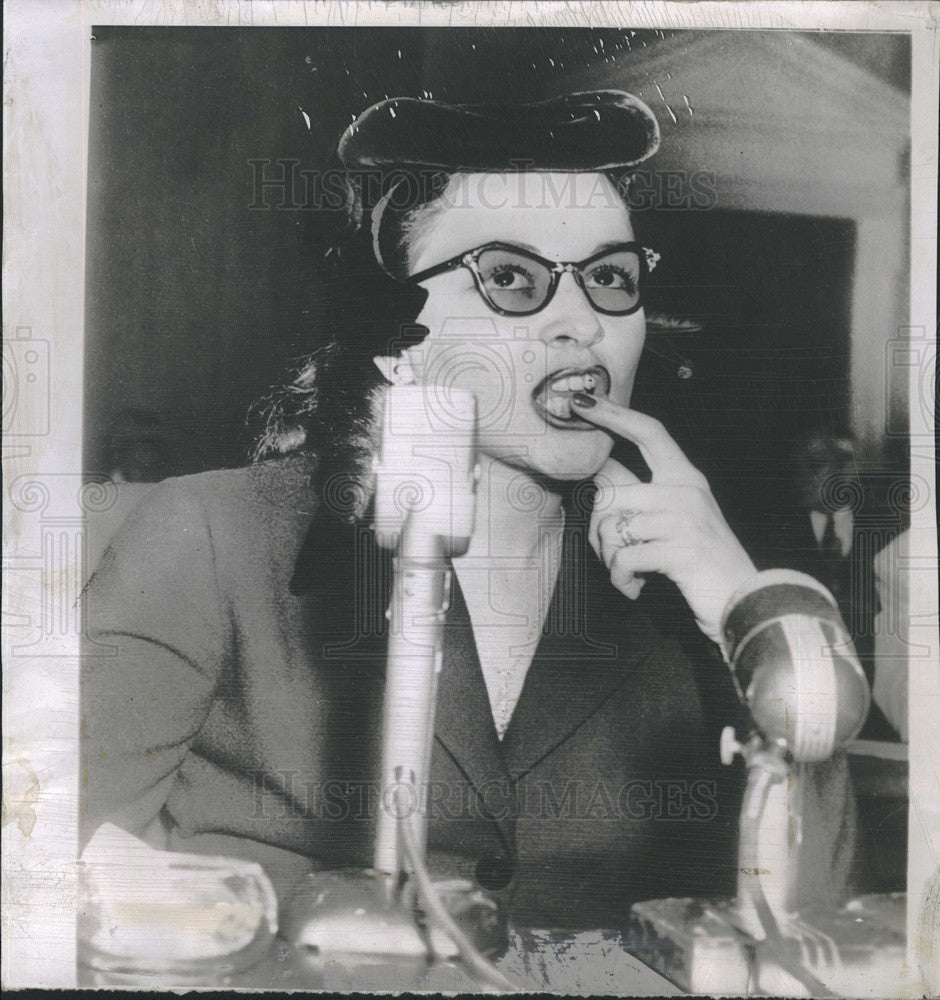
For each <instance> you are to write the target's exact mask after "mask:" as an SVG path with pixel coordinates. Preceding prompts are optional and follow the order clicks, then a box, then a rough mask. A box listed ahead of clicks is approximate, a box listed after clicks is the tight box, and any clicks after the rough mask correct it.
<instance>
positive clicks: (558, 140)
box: [83, 91, 850, 926]
mask: <svg viewBox="0 0 940 1000" xmlns="http://www.w3.org/2000/svg"><path fill="white" fill-rule="evenodd" d="M658 141H659V132H658V126H657V124H656V119H655V117H654V116H653V114H652V113H651V112H650V110H649V109H648V108H647V107H646V106H645V105H644V104H643V103H642V102H640V101H639V100H637V99H636V98H633V97H632V96H631V95H628V94H623V93H619V92H610V91H604V92H597V93H588V94H577V95H571V96H569V97H565V98H559V99H557V100H554V101H550V102H545V103H543V104H540V105H529V106H519V107H501V108H480V107H477V108H461V107H450V106H447V105H441V104H437V103H436V102H421V101H411V100H407V99H401V100H396V101H386V102H383V103H382V104H380V105H376V106H375V107H373V108H371V109H369V111H367V112H366V113H365V114H364V115H362V116H361V117H360V118H359V119H358V121H357V122H354V123H353V125H352V126H351V127H350V129H349V130H348V131H347V133H346V134H345V135H344V137H343V139H342V140H341V142H340V145H339V156H340V159H341V161H342V163H343V168H344V174H343V175H342V176H343V181H344V184H346V185H347V190H349V191H351V192H352V197H351V198H350V200H349V208H350V211H349V213H348V215H349V217H350V218H351V219H352V220H353V223H354V225H353V229H354V231H355V233H356V234H357V237H356V239H353V240H352V242H351V243H350V244H349V246H352V247H353V248H355V247H356V246H358V247H359V248H360V250H361V248H362V246H363V245H365V246H366V247H367V248H368V251H369V252H370V253H371V254H372V256H373V261H372V267H371V272H373V274H372V279H368V278H367V275H368V273H369V272H368V271H364V270H363V257H362V254H361V253H360V254H359V256H356V254H355V250H353V251H350V250H349V248H348V246H347V249H346V252H345V254H344V256H343V261H344V267H345V271H346V273H347V275H348V278H349V281H350V282H351V286H350V287H351V289H352V291H351V293H350V294H348V295H338V296H337V301H339V302H340V304H341V311H342V313H343V314H342V315H340V316H338V317H337V324H336V327H335V330H334V333H335V336H334V342H333V343H332V344H331V345H330V346H329V347H328V348H327V349H325V350H324V351H322V352H320V354H319V355H318V356H316V358H315V359H314V360H313V361H312V362H311V364H309V365H308V366H306V367H305V368H304V370H303V371H301V373H300V374H299V375H298V377H297V379H296V380H295V381H294V382H293V383H292V385H291V386H289V387H288V388H287V390H286V391H285V392H283V393H281V394H279V395H278V396H276V397H274V398H273V399H272V400H270V401H269V402H268V406H267V408H266V411H265V412H266V417H267V427H266V430H265V433H264V434H263V436H262V439H261V442H260V445H259V453H258V461H256V462H255V463H254V464H253V465H252V466H249V467H248V468H246V469H240V470H230V471H223V472H211V473H205V474H202V475H198V476H191V477H185V478H182V479H174V480H169V481H167V482H166V483H164V484H163V485H162V486H161V487H160V488H158V489H157V490H155V491H154V493H153V494H151V495H150V496H149V497H148V498H147V500H146V501H145V502H144V503H143V504H142V505H141V506H140V508H138V510H137V511H136V512H135V514H134V515H133V516H132V517H131V518H130V519H129V521H128V522H127V523H126V524H125V525H124V527H123V529H122V531H121V532H120V533H119V534H118V536H117V538H116V539H115V541H114V544H113V546H112V547H111V549H110V550H109V552H108V553H106V557H105V558H104V560H103V561H102V565H101V567H100V568H99V570H98V572H97V574H96V576H95V577H94V579H93V580H92V582H91V584H90V585H89V588H88V593H87V597H86V602H87V603H86V611H87V622H88V630H87V631H88V635H89V637H90V639H91V640H92V641H91V644H90V646H89V652H88V655H87V656H86V658H85V677H84V688H83V703H84V718H85V719H86V722H87V728H86V733H85V747H84V761H85V767H86V775H87V781H86V797H85V814H84V818H85V820H86V835H87V834H89V833H91V832H92V831H93V830H94V829H95V827H96V826H97V825H98V824H99V823H100V822H102V821H103V820H105V819H110V820H111V821H112V822H116V823H118V824H119V825H121V826H124V827H125V828H127V829H129V830H131V832H135V833H137V834H138V835H141V836H144V837H145V838H146V839H148V840H149V841H150V842H152V843H158V844H160V845H162V846H166V847H168V848H171V849H175V850H185V851H192V852H199V853H220V854H226V855H236V856H244V857H250V858H252V859H254V860H258V861H260V862H261V863H262V864H263V865H264V866H265V867H266V869H267V870H268V872H269V874H270V875H271V876H272V879H273V880H274V882H275V885H276V886H277V887H278V889H279V891H286V890H287V889H288V888H289V887H290V886H291V885H292V884H293V883H294V882H295V881H296V880H297V879H298V878H299V877H300V876H301V875H302V874H303V873H304V872H306V871H309V870H310V869H311V868H314V867H326V868H329V867H336V866H340V865H346V864H354V865H368V864H369V862H370V858H371V838H372V831H373V829H374V816H375V808H376V801H377V792H378V789H377V787H376V785H375V782H374V776H375V767H376V760H377V752H378V747H377V742H378V741H377V736H378V732H379V729H380V724H379V721H380V712H381V699H382V680H383V669H384V666H385V641H386V634H385V630H384V617H383V612H384V610H385V608H386V607H387V604H388V593H389V590H388V588H389V580H388V576H389V573H388V568H389V567H388V559H387V558H385V557H384V556H383V554H382V552H381V551H380V550H379V549H378V548H377V546H376V545H375V543H374V541H373V538H372V533H371V530H370V528H369V503H370V500H371V496H372V475H371V462H372V459H373V458H374V455H375V451H376V441H377V440H378V435H379V432H380V414H381V404H382V400H383V397H384V392H385V391H386V389H387V387H388V385H389V384H390V383H399V382H401V383H412V382H413V383H417V384H421V385H428V386H431V385H433V386H440V385H445V386H453V387H460V388H464V389H469V390H470V391H472V392H473V394H474V395H475V397H476V400H477V409H478V427H477V431H478V443H479V462H480V477H479V482H478V489H477V501H476V511H477V513H476V522H475V528H474V533H473V537H472V539H471V542H470V546H469V549H468V551H467V552H466V553H465V554H464V555H462V556H459V557H456V558H455V559H454V560H453V566H454V570H455V576H456V580H455V583H454V588H453V599H452V606H451V609H450V612H449V616H448V627H447V638H446V642H445V646H446V648H445V655H444V666H443V672H442V676H441V683H440V693H439V702H438V713H437V726H436V740H435V746H434V752H433V759H432V765H431V781H430V787H429V800H430V804H429V812H430V830H429V850H430V862H431V867H432V869H434V870H435V871H436V872H439V873H441V874H444V873H451V874H452V873H459V874H461V875H464V876H469V877H471V878H474V879H475V880H476V881H477V882H479V883H480V884H481V885H483V886H484V887H485V888H487V889H489V890H491V891H492V892H494V893H495V894H497V895H499V896H501V897H502V898H503V899H504V900H505V901H506V903H507V905H509V906H510V907H511V908H512V909H513V910H514V912H515V915H516V919H517V920H519V921H521V922H527V923H531V924H536V925H539V924H541V925H545V924H547V923H550V924H553V925H560V924H568V925H572V926H573V925H588V926H617V925H618V924H622V922H623V920H624V916H625V913H626V910H627V908H628V906H629V904H630V903H631V902H632V901H635V900H637V899H643V898H653V897H661V896H668V895H705V894H708V893H714V892H726V893H727V892H731V891H733V884H734V883H733V872H734V860H733V859H734V848H735V829H736V825H737V817H736V810H737V801H738V794H739V787H738V786H739V785H740V774H739V773H738V772H737V771H735V770H733V769H730V768H722V767H721V766H720V765H719V763H718V747H717V733H718V731H719V729H720V727H721V726H722V725H724V724H726V723H728V722H729V721H735V720H734V718H733V715H734V714H735V707H736V702H735V700H734V697H733V688H732V684H731V679H730V675H729V672H728V670H727V667H725V666H724V665H723V664H722V662H721V656H720V654H719V653H718V647H717V646H716V645H715V644H716V643H721V642H722V641H723V636H722V616H723V612H725V611H726V610H727V608H728V607H729V606H733V605H735V603H736V600H737V598H738V597H740V595H742V594H746V593H748V591H749V590H753V589H755V588H758V587H759V586H760V578H759V577H757V576H756V575H755V573H756V571H755V567H754V565H753V563H752V562H751V560H750V558H749V557H748V555H747V553H746V552H745V551H744V549H743V548H742V546H741V545H740V543H739V542H738V541H737V539H736V538H735V536H734V534H733V532H732V531H731V530H730V528H729V527H728V525H727V523H726V522H725V520H724V518H723V517H722V515H721V512H720V511H719V509H718V507H717V505H716V504H715V502H714V499H713V498H712V496H711V493H710V491H709V488H708V485H707V483H706V482H705V480H704V478H703V476H702V475H701V474H700V473H699V472H698V471H697V470H696V469H695V468H694V467H693V466H692V465H691V464H690V463H689V462H688V460H687V459H686V458H685V456H684V455H683V454H682V452H681V451H680V449H679V448H678V446H677V445H676V444H675V442H674V441H673V440H672V439H671V438H670V436H669V435H668V433H667V432H666V430H665V429H664V428H663V427H662V425H660V424H659V423H657V422H656V421H655V420H653V419H651V418H649V417H646V416H644V415H642V414H640V413H637V412H635V411H633V410H630V409H629V402H630V395H631V390H632V386H633V379H634V374H635V372H636V370H637V365H638V362H639V359H640V354H641V351H642V350H643V346H644V338H645V320H644V312H643V287H644V283H645V281H646V279H647V277H648V272H649V269H650V267H651V265H652V264H653V263H655V259H656V255H655V254H654V253H653V252H652V251H647V250H646V249H645V248H644V247H642V246H641V245H640V244H639V243H638V242H637V241H636V234H635V233H634V231H633V226H632V220H631V217H630V213H629V211H628V209H627V207H626V205H625V203H624V200H623V198H622V197H621V194H622V191H623V187H622V183H621V181H622V178H623V175H624V174H625V173H628V172H629V169H630V168H631V167H633V166H635V165H636V164H637V163H639V162H641V161H642V160H644V159H646V158H647V157H648V156H649V155H651V154H652V153H653V152H654V151H655V149H656V147H657V145H658ZM375 177H378V178H379V180H380V184H379V185H378V187H376V186H375V185H374V184H372V181H373V180H374V179H375ZM416 179H417V180H416ZM406 182H407V185H406V186H407V187H408V188H410V189H411V190H410V192H408V193H407V196H406V195H405V188H403V185H404V184H406ZM373 189H374V190H373ZM324 190H327V188H326V187H325V188H324ZM357 239H358V243H357ZM376 263H377V264H378V265H380V266H381V268H382V269H383V270H384V271H385V272H386V273H387V274H389V275H391V276H392V277H393V278H394V279H396V280H395V282H391V281H390V282H389V285H390V287H392V288H393V289H394V290H395V295H394V296H393V297H385V298H383V299H382V300H381V302H379V303H378V304H376V302H377V300H376V299H375V290H374V285H370V284H368V281H369V280H374V271H375V265H376ZM370 310H372V312H371V314H370ZM393 314H394V315H397V319H398V320H401V321H405V322H404V325H402V324H401V323H398V322H395V323H392V322H390V319H389V317H390V316H392V315H393ZM618 440H623V441H626V442H630V443H632V444H634V445H636V446H637V448H638V449H639V453H640V454H641V455H642V457H643V459H644V460H645V462H646V464H647V466H648V468H649V471H650V473H651V478H650V481H649V482H641V481H640V480H639V479H638V478H637V476H635V475H633V474H632V473H630V472H628V471H627V469H626V468H625V467H624V466H623V465H621V464H619V463H618V462H615V461H614V460H612V459H611V457H610V455H611V450H612V447H613V444H614V442H615V441H618ZM591 484H593V486H592V487H591V489H587V488H586V486H591ZM595 486H596V496H594V495H593V494H594V492H595V490H594V487H595ZM651 573H652V574H661V575H664V576H665V577H668V578H669V579H671V580H672V581H673V583H674V584H675V585H676V587H677V588H678V591H679V592H680V593H681V595H682V597H683V598H684V600H685V602H686V603H687V605H688V608H689V609H691V612H692V615H693V616H694V623H695V626H697V628H695V626H693V627H692V629H691V630H690V629H689V628H688V627H687V625H688V623H687V622H684V621H683V620H681V619H674V618H673V608H672V607H671V606H667V605H665V604H661V603H660V602H659V600H658V595H657V594H654V593H653V592H652V591H653V588H651V587H650V588H646V591H645V592H642V593H641V590H642V588H643V584H644V581H645V574H651ZM660 593H661V592H660ZM709 640H711V641H709ZM725 652H726V653H727V652H728V651H727V650H725ZM109 654H110V655H109ZM827 794H829V796H830V801H829V806H830V808H831V816H832V818H833V822H832V823H831V824H829V825H828V826H825V834H826V835H825V836H823V837H821V840H820V842H819V844H818V845H817V847H818V848H819V849H818V850H817V851H816V852H815V858H816V862H815V863H816V864H817V865H818V866H819V868H818V871H820V872H827V873H828V872H829V871H830V869H832V868H833V866H836V867H838V864H837V862H839V859H842V860H844V857H845V852H846V850H847V848H849V847H850V844H849V838H848V837H847V834H846V830H845V829H843V827H844V826H845V825H846V820H847V817H848V810H847V806H846V798H845V787H844V785H841V784H839V781H838V776H837V778H836V780H835V783H834V784H832V783H831V787H830V788H829V789H828V791H827ZM834 796H835V797H834ZM806 839H807V846H809V841H810V840H812V838H811V837H810V838H806Z"/></svg>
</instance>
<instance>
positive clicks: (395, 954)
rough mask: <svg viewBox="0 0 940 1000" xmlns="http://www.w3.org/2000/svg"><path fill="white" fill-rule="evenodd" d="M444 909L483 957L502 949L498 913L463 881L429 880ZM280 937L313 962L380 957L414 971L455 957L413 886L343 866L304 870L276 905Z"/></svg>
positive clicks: (505, 938)
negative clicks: (411, 966)
mask: <svg viewBox="0 0 940 1000" xmlns="http://www.w3.org/2000/svg"><path fill="white" fill-rule="evenodd" d="M435 888H436V889H437V891H438V895H439V896H440V898H441V902H442V904H443V905H444V908H445V909H446V910H447V912H448V913H449V914H450V916H451V917H452V918H453V920H454V921H455V923H456V924H457V926H458V927H459V928H460V929H461V930H462V931H463V933H464V934H465V935H466V936H467V937H468V938H469V940H470V942H471V943H472V944H473V946H474V947H475V948H476V949H477V950H478V951H479V952H480V953H481V954H483V955H485V956H486V957H488V958H497V957H499V956H500V955H502V954H504V953H505V952H506V950H507V948H508V947H509V928H508V922H507V920H506V916H505V913H504V911H503V909H502V908H501V907H500V906H499V904H498V903H497V902H496V901H495V900H493V899H492V897H490V896H489V895H488V894H487V893H486V892H484V891H483V890H482V889H479V888H477V887H475V886H473V885H472V884H471V883H470V882H466V881H449V882H439V883H436V884H435ZM280 933H281V936H282V937H284V938H285V939H286V940H287V942H288V943H289V944H290V945H291V946H292V947H294V948H295V949H296V950H297V952H298V953H300V954H302V955H304V956H305V958H306V959H307V960H309V962H311V963H312V964H314V965H318V964H325V963H333V962H339V963H340V964H344V965H353V966H356V965H367V964H370V963H371V962H373V961H377V962H383V961H385V960H386V959H388V958H403V959H408V960H412V961H413V962H414V963H415V967H414V968H415V973H416V975H417V974H420V972H421V971H424V970H426V968H427V965H428V964H429V963H433V962H441V961H445V962H446V961H451V960H453V959H456V958H457V957H458V955H459V952H458V950H457V947H456V945H455V944H454V942H453V941H452V940H451V939H450V937H449V936H448V935H446V934H445V933H443V932H442V931H440V930H439V929H438V928H436V927H432V926H431V925H430V922H429V921H428V919H427V918H426V916H425V914H424V912H423V909H422V907H421V905H420V901H419V900H418V897H417V893H416V891H415V890H414V887H413V886H412V885H410V884H409V883H408V882H407V881H403V882H402V883H401V884H396V885H389V876H387V875H382V874H379V873H376V872H373V871H370V870H363V869H349V870H341V871H332V872H317V873H314V874H312V875H308V876H307V877H306V878H305V879H304V880H303V882H301V883H300V884H299V886H298V887H297V888H296V889H295V890H294V892H293V894H292V896H291V898H290V900H289V901H288V903H287V905H286V906H285V907H284V913H283V919H282V922H281V931H280Z"/></svg>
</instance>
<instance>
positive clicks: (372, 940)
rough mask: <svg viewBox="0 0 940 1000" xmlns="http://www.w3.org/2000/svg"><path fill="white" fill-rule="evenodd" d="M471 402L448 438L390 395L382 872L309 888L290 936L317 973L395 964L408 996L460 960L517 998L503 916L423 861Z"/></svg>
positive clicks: (382, 503) (464, 532)
mask: <svg viewBox="0 0 940 1000" xmlns="http://www.w3.org/2000/svg"><path fill="white" fill-rule="evenodd" d="M453 392H454V394H456V390H454V391H453ZM466 395H467V398H466V399H459V398H458V399H457V405H458V406H462V407H463V410H462V411H461V416H462V417H463V419H462V420H461V421H460V423H459V424H458V428H457V431H456V432H455V431H454V430H453V428H450V429H449V431H450V433H449V434H448V435H446V436H445V437H444V439H443V440H438V439H435V437H434V434H433V433H431V429H430V428H429V427H428V426H427V424H426V423H425V421H426V420H427V408H426V403H427V400H426V398H425V397H424V396H423V395H422V393H421V390H420V387H411V386H407V387H399V386H396V387H393V388H392V389H390V390H389V400H388V403H387V406H386V414H385V425H384V432H383V433H384V436H383V444H382V457H381V462H380V463H379V464H378V466H377V467H376V472H377V474H378V475H377V489H376V514H375V529H376V535H377V539H378V542H379V544H380V545H382V546H383V547H385V548H392V549H394V550H395V558H394V562H393V566H394V574H393V578H394V582H393V587H392V597H391V604H390V606H389V608H388V610H387V611H386V617H387V619H388V621H389V638H388V656H387V671H386V686H385V702H384V717H383V727H382V758H381V770H380V792H381V795H380V802H379V810H378V816H377V822H376V832H375V848H374V854H373V867H372V868H370V869H351V870H343V871H334V872H322V873H315V874H313V875H310V876H308V877H307V879H306V880H305V881H304V883H303V884H302V886H301V887H300V889H299V890H298V891H297V892H296V893H295V894H294V896H293V898H292V900H291V903H290V906H289V908H288V912H287V913H286V914H285V920H284V922H283V925H282V934H283V935H284V936H286V937H287V939H288V941H289V942H290V943H291V944H292V945H293V946H294V947H295V948H296V949H298V950H300V951H302V952H304V953H306V954H307V955H308V956H310V957H311V960H312V961H315V962H316V963H317V964H318V965H319V964H321V963H324V962H337V961H338V962H339V963H340V964H341V965H346V966H350V965H351V966H361V965H363V964H374V963H375V962H376V961H378V962H381V963H384V964H386V965H389V963H391V965H392V966H393V967H394V968H395V969H397V970H398V971H399V972H401V971H404V972H405V974H406V976H408V975H410V977H411V978H410V983H402V984H400V985H401V986H402V988H406V987H407V985H417V984H418V981H419V980H420V977H421V975H422V974H423V973H424V972H426V971H427V968H428V965H429V963H432V962H434V961H442V960H444V961H446V960H453V959H457V958H460V959H462V960H463V964H464V966H465V967H466V968H467V970H468V971H469V972H470V973H471V975H473V977H474V978H475V980H476V981H477V983H478V985H479V986H481V987H484V988H487V989H488V990H490V991H492V990H494V989H495V990H504V991H510V990H512V989H513V984H512V983H510V982H509V981H508V980H507V979H506V978H505V977H503V976H502V975H501V974H500V973H499V972H498V970H496V969H495V968H494V967H493V966H492V965H491V963H490V962H489V961H488V960H487V957H493V956H498V955H500V954H502V953H503V952H504V951H505V950H506V947H507V946H508V927H507V923H506V919H505V916H504V914H503V912H502V911H501V910H500V909H499V907H498V906H497V904H496V903H495V901H493V900H492V899H491V898H490V897H489V896H487V894H486V893H485V892H484V891H483V890H482V889H480V888H478V887H476V886H474V884H473V883H472V882H470V881H468V880H451V881H448V882H438V883H434V882H432V881H431V878H430V876H429V873H428V871H427V867H426V859H425V855H426V848H427V826H428V815H427V786H428V778H429V772H430V766H431V752H432V748H433V741H434V717H435V710H436V705H437V684H438V679H439V676H440V672H441V666H442V660H443V640H444V624H445V616H446V612H447V609H448V606H449V603H450V588H451V579H452V576H451V573H452V571H451V568H450V564H449V562H448V557H449V556H450V555H453V554H456V553H457V552H458V551H461V550H462V549H464V548H466V545H467V544H469V537H470V535H471V533H472V523H473V490H474V485H475V479H474V474H473V447H472V445H473V434H474V433H475V404H474V401H473V398H472V396H470V395H469V394H466ZM451 402H452V403H453V398H452V399H451ZM461 434H462V435H463V439H461V436H460V435H461ZM455 439H456V440H455ZM416 460H417V462H416ZM417 463H420V465H421V468H422V471H421V473H420V474H419V473H415V472H414V467H415V465H416V464H417Z"/></svg>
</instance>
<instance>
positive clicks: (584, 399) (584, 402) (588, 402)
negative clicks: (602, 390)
mask: <svg viewBox="0 0 940 1000" xmlns="http://www.w3.org/2000/svg"><path fill="white" fill-rule="evenodd" d="M571 402H572V403H577V405H578V406H583V407H584V408H585V409H586V410H587V409H590V408H591V407H592V406H597V400H596V399H595V398H594V397H593V396H591V395H589V394H588V393H586V392H576V393H575V394H574V395H573V396H572V397H571Z"/></svg>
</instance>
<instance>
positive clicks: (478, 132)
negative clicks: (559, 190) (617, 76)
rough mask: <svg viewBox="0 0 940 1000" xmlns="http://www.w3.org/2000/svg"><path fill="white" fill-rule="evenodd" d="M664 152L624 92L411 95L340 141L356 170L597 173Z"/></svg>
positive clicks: (642, 111)
mask: <svg viewBox="0 0 940 1000" xmlns="http://www.w3.org/2000/svg"><path fill="white" fill-rule="evenodd" d="M658 147H659V123H658V122H657V120H656V116H655V115H654V114H653V112H652V111H651V110H650V109H649V108H648V107H647V106H646V104H644V103H643V101H641V100H640V99H639V98H637V97H634V96H633V95H632V94H628V93H626V92H625V91H622V90H593V91H587V92H585V93H577V94H565V95H563V96H561V97H553V98H551V99H550V100H547V101H538V102H536V103H532V104H444V103H442V102H440V101H423V100H417V99H415V98H411V97H396V98H391V99H390V100H386V101H381V102H380V103H378V104H374V105H372V107H371V108H369V109H368V110H366V111H364V112H363V113H362V114H361V115H360V116H359V117H358V118H357V119H356V120H355V121H354V122H353V123H352V125H350V126H349V128H348V129H346V131H345V133H344V134H343V136H342V138H341V139H340V141H339V147H338V153H339V157H340V159H341V160H342V162H343V164H344V165H345V166H346V167H347V168H349V169H354V170H357V169H358V170H362V169H387V168H391V167H397V168H409V167H410V168H434V169H440V170H446V171H451V172H452V171H464V172H467V171H473V172H503V171H518V170H558V171H580V172H586V171H600V170H615V169H617V168H625V167H632V166H635V165H636V164H638V163H640V162H642V161H643V160H645V159H647V157H649V156H652V155H653V153H655V152H656V150H657V149H658Z"/></svg>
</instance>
